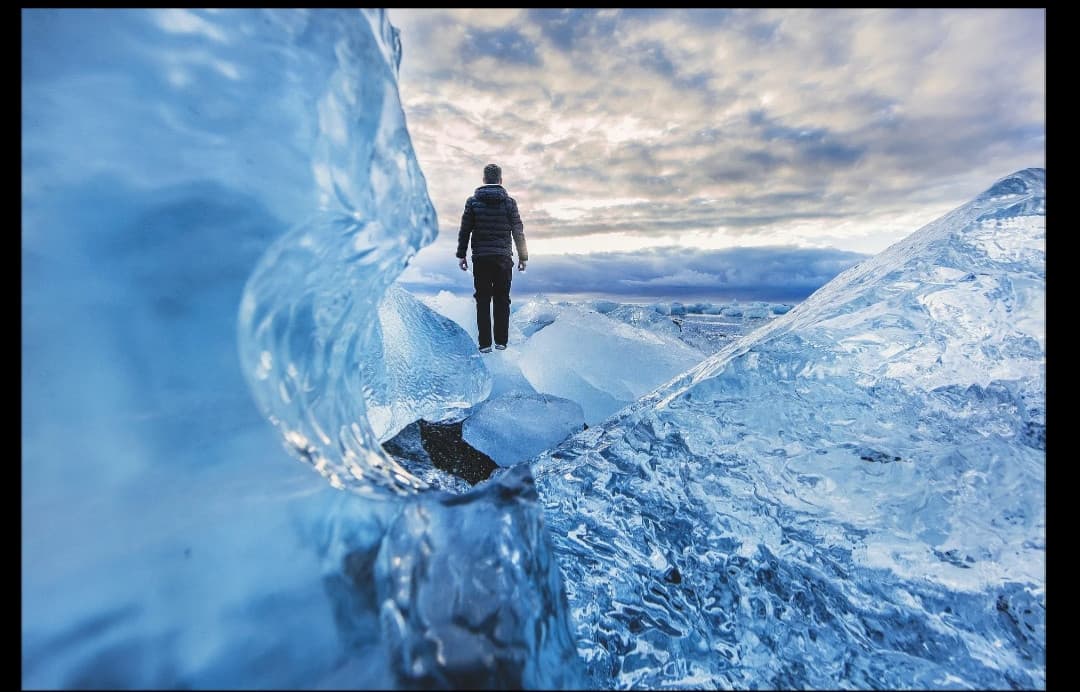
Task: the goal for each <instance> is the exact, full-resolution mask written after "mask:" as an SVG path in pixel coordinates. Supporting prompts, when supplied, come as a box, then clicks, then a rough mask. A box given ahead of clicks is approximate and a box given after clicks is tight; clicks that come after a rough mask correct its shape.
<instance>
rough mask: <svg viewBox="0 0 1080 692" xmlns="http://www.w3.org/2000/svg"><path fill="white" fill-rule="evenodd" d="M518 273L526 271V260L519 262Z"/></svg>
mask: <svg viewBox="0 0 1080 692" xmlns="http://www.w3.org/2000/svg"><path fill="white" fill-rule="evenodd" d="M518 271H519V272H523V271H525V260H518Z"/></svg>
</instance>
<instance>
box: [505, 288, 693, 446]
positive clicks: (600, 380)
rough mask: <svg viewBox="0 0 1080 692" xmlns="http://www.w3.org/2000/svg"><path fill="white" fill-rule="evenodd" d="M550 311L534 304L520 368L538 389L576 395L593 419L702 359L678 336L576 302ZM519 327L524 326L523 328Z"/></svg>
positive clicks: (566, 396) (590, 421)
mask: <svg viewBox="0 0 1080 692" xmlns="http://www.w3.org/2000/svg"><path fill="white" fill-rule="evenodd" d="M554 312H555V314H554V315H552V314H550V313H549V312H547V311H540V310H538V311H537V313H536V314H530V315H528V318H529V321H528V323H529V324H534V325H535V324H538V323H542V322H544V321H546V320H547V319H548V318H551V319H552V321H551V322H550V323H549V324H547V325H546V326H543V327H541V328H538V329H537V330H536V331H535V332H533V334H532V335H531V336H530V337H529V338H528V340H527V341H525V342H524V343H523V344H522V345H521V346H520V349H521V360H520V361H519V366H520V367H521V372H522V373H523V374H524V375H525V377H526V378H527V379H528V380H529V383H530V384H532V386H533V387H534V388H535V389H536V390H537V391H538V392H543V393H545V394H554V395H555V396H559V397H562V398H564V399H570V400H571V401H576V402H577V403H579V404H580V405H581V408H582V409H583V410H584V411H585V421H586V422H587V423H588V424H589V425H594V424H596V423H599V422H600V421H602V420H604V419H605V418H607V417H608V416H609V415H611V414H612V413H615V412H616V411H618V410H619V409H620V408H622V407H623V406H626V405H627V404H629V403H631V402H633V401H634V400H635V399H637V398H638V397H639V396H642V395H643V394H645V393H647V392H648V391H649V390H651V389H653V388H654V387H656V386H658V385H660V384H662V383H664V382H666V381H667V380H669V379H671V378H672V377H675V376H676V375H678V374H680V373H682V372H683V371H684V370H686V369H687V368H689V367H691V366H693V365H695V364H696V363H698V362H699V361H701V359H702V353H701V352H700V351H698V350H697V349H694V348H692V347H690V346H688V345H686V344H684V343H683V342H681V341H679V340H678V339H676V338H673V337H671V336H668V335H666V334H662V333H658V332H655V331H648V330H645V329H641V328H638V327H634V326H632V325H629V324H626V323H624V322H621V321H619V320H615V319H612V318H610V317H608V316H607V315H602V314H600V313H598V312H594V311H591V310H587V309H585V308H583V307H581V306H577V305H560V306H557V307H556V309H555V310H554ZM522 331H525V330H524V329H523V330H522Z"/></svg>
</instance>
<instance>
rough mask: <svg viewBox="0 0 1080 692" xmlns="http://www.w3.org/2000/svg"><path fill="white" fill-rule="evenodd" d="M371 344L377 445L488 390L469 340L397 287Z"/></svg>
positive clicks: (370, 391) (371, 407)
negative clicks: (377, 350)
mask: <svg viewBox="0 0 1080 692" xmlns="http://www.w3.org/2000/svg"><path fill="white" fill-rule="evenodd" d="M375 342H376V344H378V345H380V346H381V357H378V358H370V359H368V361H367V362H366V363H365V367H367V368H371V372H372V375H373V376H372V377H371V381H370V385H369V387H368V388H367V389H366V390H365V392H364V393H365V396H366V397H367V404H368V421H370V423H371V427H372V429H373V430H374V432H375V437H376V438H377V439H378V440H379V441H380V442H385V441H386V440H388V439H390V438H391V437H393V436H394V435H396V434H397V433H398V432H399V431H400V430H401V429H402V428H404V427H405V426H406V425H409V424H410V423H412V422H414V421H416V420H419V419H421V418H423V419H424V420H428V421H439V420H443V419H447V418H460V417H461V416H462V415H464V411H465V410H466V409H468V408H469V407H471V406H472V405H473V404H476V403H479V402H481V401H483V400H484V399H486V398H487V396H488V394H489V393H490V392H491V385H492V381H491V374H490V373H489V372H488V369H487V368H486V367H485V366H484V362H483V361H482V360H481V358H480V353H479V351H477V350H476V347H475V346H474V345H473V343H474V342H473V339H472V337H470V336H469V335H468V334H467V333H466V332H465V330H463V329H462V328H461V327H459V326H458V325H457V324H456V323H455V322H453V321H452V320H450V319H447V318H446V317H443V316H442V315H440V314H438V313H436V312H435V311H433V310H432V309H431V308H429V307H428V306H426V305H424V304H423V303H421V302H420V301H419V300H417V299H416V298H414V297H413V295H412V294H411V293H409V292H408V291H406V290H405V289H403V288H400V287H399V286H390V287H389V288H388V289H387V291H386V295H385V297H383V300H382V301H381V302H380V303H379V322H378V329H377V334H376V340H375ZM373 348H374V347H373ZM559 439H562V438H559ZM556 441H557V440H556Z"/></svg>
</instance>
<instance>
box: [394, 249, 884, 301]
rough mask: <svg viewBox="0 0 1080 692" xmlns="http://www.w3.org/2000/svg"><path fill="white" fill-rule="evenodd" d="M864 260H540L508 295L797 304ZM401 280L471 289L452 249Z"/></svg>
mask: <svg viewBox="0 0 1080 692" xmlns="http://www.w3.org/2000/svg"><path fill="white" fill-rule="evenodd" d="M865 257H866V256H865V255H862V254H858V253H854V252H848V251H844V250H831V249H824V248H795V247H752V248H732V249H728V250H714V251H704V252H703V251H700V250H692V249H688V248H678V247H667V248H652V249H649V250H645V251H641V252H606V253H591V254H577V255H541V256H536V257H534V258H532V259H531V260H530V262H529V263H528V266H527V268H526V271H525V273H524V274H522V273H519V272H517V271H515V272H514V280H513V285H512V287H511V293H512V295H515V296H520V295H532V294H536V293H541V294H566V295H598V296H600V295H602V296H609V297H616V298H619V297H621V298H624V299H627V300H647V299H649V297H666V298H688V299H700V300H711V301H717V302H719V301H725V300H769V301H777V302H798V301H801V300H803V299H804V298H806V297H807V296H808V295H810V294H811V293H813V292H814V291H815V290H817V289H818V288H820V287H821V286H823V285H824V284H825V283H826V282H828V281H829V280H830V279H832V278H833V277H834V276H836V275H837V274H839V273H840V272H841V271H843V270H844V269H847V268H848V267H850V266H852V265H853V264H855V263H856V262H858V261H859V260H861V259H864V258H865ZM400 281H401V283H402V284H403V285H405V286H406V287H407V288H409V289H411V290H414V291H417V292H421V293H437V292H438V291H440V290H448V291H451V292H454V293H462V294H465V295H468V294H471V293H472V290H473V289H472V274H471V272H470V273H466V272H462V271H460V270H459V269H458V267H457V265H456V260H455V259H454V258H453V256H452V252H448V253H440V254H434V253H423V254H421V255H417V257H415V258H414V260H413V262H412V263H411V264H410V265H409V267H408V268H406V270H405V272H404V273H403V274H402V276H401V278H400Z"/></svg>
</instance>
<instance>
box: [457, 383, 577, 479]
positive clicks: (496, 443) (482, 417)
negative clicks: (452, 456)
mask: <svg viewBox="0 0 1080 692" xmlns="http://www.w3.org/2000/svg"><path fill="white" fill-rule="evenodd" d="M584 423H585V413H584V411H582V410H581V406H579V405H578V404H577V403H576V402H574V401H570V400H569V399H561V398H559V397H557V396H551V395H549V394H527V393H520V392H510V393H507V394H503V395H502V396H498V397H495V398H493V399H489V400H488V401H485V402H484V403H482V404H480V405H479V406H477V407H476V409H475V410H474V411H473V413H472V415H470V416H469V418H468V419H466V421H465V424H464V425H463V426H462V428H461V436H462V438H463V439H464V440H465V441H466V442H468V443H469V444H471V445H472V446H473V447H476V448H477V449H479V450H480V451H481V452H483V453H484V454H487V455H488V456H489V457H491V458H492V459H493V460H494V461H495V463H496V464H499V465H500V466H513V465H514V464H517V463H520V462H522V461H528V460H529V459H532V458H533V457H534V456H536V455H537V454H539V453H540V452H543V451H544V450H546V449H548V448H550V447H553V446H554V445H555V444H557V443H559V442H562V441H563V440H565V439H566V438H567V437H569V436H570V435H571V434H573V433H576V432H578V431H579V430H581V429H582V427H583V425H584Z"/></svg>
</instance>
